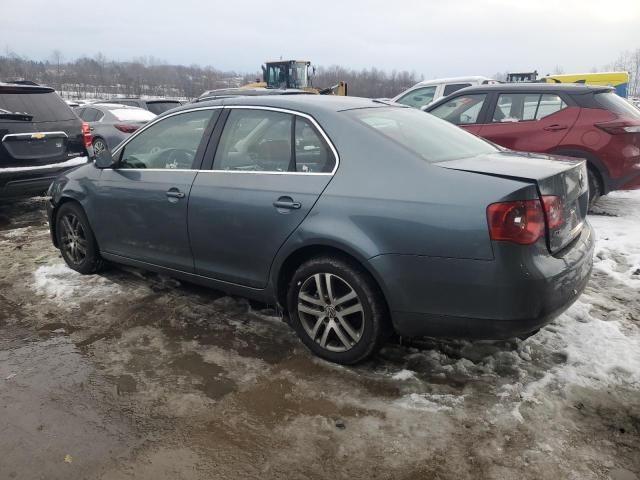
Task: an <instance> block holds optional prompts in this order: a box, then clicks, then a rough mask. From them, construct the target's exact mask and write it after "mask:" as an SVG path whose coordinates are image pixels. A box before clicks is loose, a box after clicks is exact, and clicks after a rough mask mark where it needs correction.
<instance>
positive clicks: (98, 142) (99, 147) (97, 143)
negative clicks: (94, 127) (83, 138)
mask: <svg viewBox="0 0 640 480" xmlns="http://www.w3.org/2000/svg"><path fill="white" fill-rule="evenodd" d="M105 150H109V147H108V146H107V142H105V141H104V139H102V138H100V137H96V138H94V139H93V153H94V155H96V156H98V154H100V153H102V152H104V151H105Z"/></svg>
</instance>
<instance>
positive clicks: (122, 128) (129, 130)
mask: <svg viewBox="0 0 640 480" xmlns="http://www.w3.org/2000/svg"><path fill="white" fill-rule="evenodd" d="M114 127H116V128H117V129H118V130H120V131H121V132H124V133H133V132H135V131H136V130H137V129H138V128H140V127H139V126H138V125H127V124H125V123H116V124H115V125H114Z"/></svg>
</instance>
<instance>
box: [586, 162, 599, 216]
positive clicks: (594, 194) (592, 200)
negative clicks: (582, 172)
mask: <svg viewBox="0 0 640 480" xmlns="http://www.w3.org/2000/svg"><path fill="white" fill-rule="evenodd" d="M587 173H588V178H589V208H590V209H591V208H593V207H594V205H595V204H596V202H597V201H598V199H599V198H600V197H601V196H602V186H601V184H600V177H599V176H598V174H597V173H596V172H595V171H594V170H593V168H592V167H589V168H588V169H587Z"/></svg>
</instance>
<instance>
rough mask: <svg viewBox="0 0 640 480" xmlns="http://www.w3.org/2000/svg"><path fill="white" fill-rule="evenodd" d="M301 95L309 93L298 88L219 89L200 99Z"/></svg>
mask: <svg viewBox="0 0 640 480" xmlns="http://www.w3.org/2000/svg"><path fill="white" fill-rule="evenodd" d="M301 93H309V92H306V91H304V90H300V89H297V88H266V87H256V88H242V87H236V88H217V89H215V90H207V91H206V92H204V93H203V94H202V95H200V97H198V98H207V97H218V96H220V97H222V96H227V97H231V96H256V95H295V94H301Z"/></svg>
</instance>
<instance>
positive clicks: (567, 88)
mask: <svg viewBox="0 0 640 480" xmlns="http://www.w3.org/2000/svg"><path fill="white" fill-rule="evenodd" d="M613 90H614V89H613V87H605V86H598V85H585V84H581V83H526V82H516V83H497V84H493V85H478V86H474V87H467V88H463V89H461V90H458V91H457V92H455V94H456V95H457V94H459V93H460V92H465V93H470V92H494V91H499V92H518V91H527V92H550V91H551V92H566V93H572V94H578V95H579V94H586V93H591V92H607V91H613ZM445 98H447V97H445Z"/></svg>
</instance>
